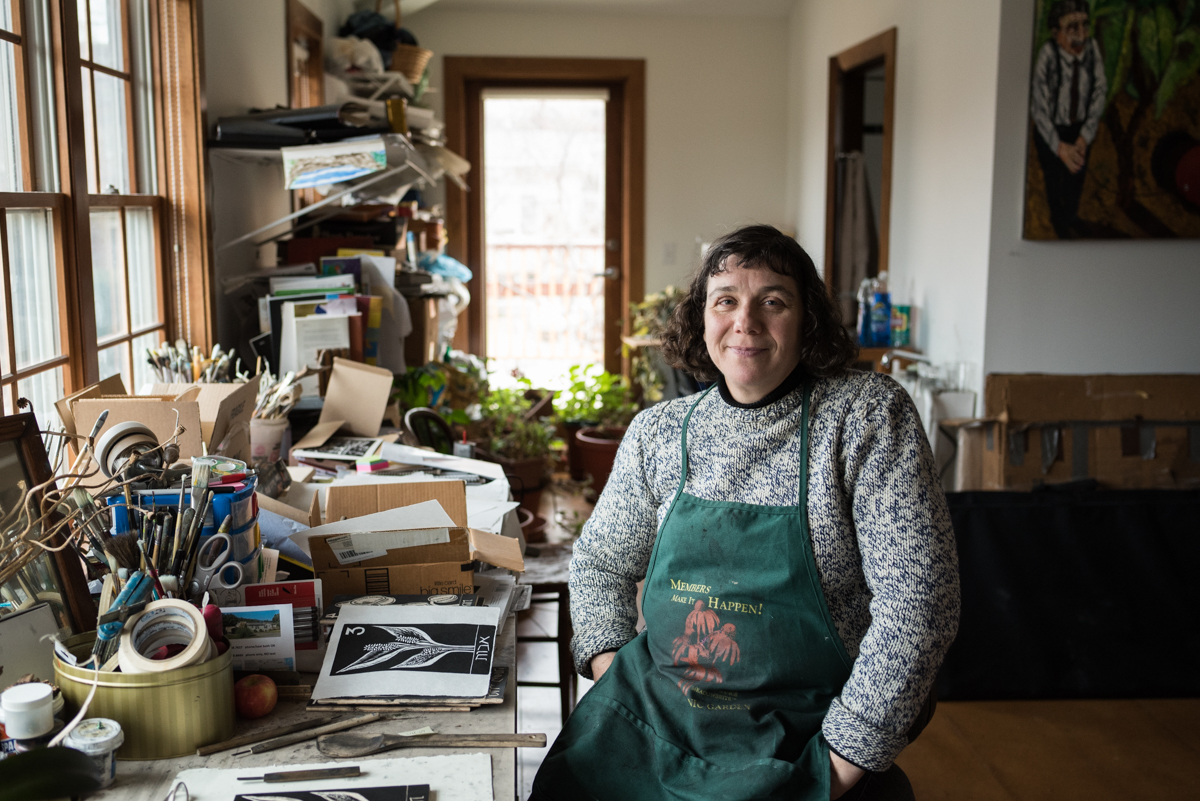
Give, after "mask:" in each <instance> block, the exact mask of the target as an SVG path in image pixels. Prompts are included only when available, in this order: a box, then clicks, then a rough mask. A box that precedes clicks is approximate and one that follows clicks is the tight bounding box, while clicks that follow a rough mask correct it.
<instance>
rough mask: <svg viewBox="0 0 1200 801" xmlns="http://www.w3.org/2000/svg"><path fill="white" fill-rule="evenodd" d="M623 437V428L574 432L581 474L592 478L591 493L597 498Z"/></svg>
mask: <svg viewBox="0 0 1200 801" xmlns="http://www.w3.org/2000/svg"><path fill="white" fill-rule="evenodd" d="M624 436H625V427H624V426H613V427H608V428H581V429H579V430H578V431H576V432H575V446H576V448H577V449H578V451H579V461H580V463H581V464H582V466H583V472H584V473H585V474H587V475H590V476H591V477H592V492H594V493H595V495H596V497H597V498H599V497H600V493H601V492H603V491H604V485H605V484H607V483H608V474H609V473H611V472H612V467H613V460H614V459H616V458H617V448H619V447H621V438H622V437H624Z"/></svg>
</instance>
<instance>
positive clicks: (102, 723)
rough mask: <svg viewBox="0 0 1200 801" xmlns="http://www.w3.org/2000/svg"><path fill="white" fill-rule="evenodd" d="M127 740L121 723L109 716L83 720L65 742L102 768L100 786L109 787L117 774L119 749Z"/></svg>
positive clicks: (67, 745) (64, 743)
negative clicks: (110, 718)
mask: <svg viewBox="0 0 1200 801" xmlns="http://www.w3.org/2000/svg"><path fill="white" fill-rule="evenodd" d="M124 742H125V732H123V731H121V724H120V723H117V722H116V721H115V720H109V719H108V718H88V719H87V720H84V721H81V722H80V724H79V725H78V726H76V727H75V730H74V731H72V732H71V733H70V734H68V735H67V739H66V740H65V741H64V742H63V745H65V746H66V747H67V748H74V749H75V750H76V751H82V752H83V753H85V754H87V755H88V756H90V757H91V758H92V761H93V762H95V763H96V767H97V768H99V769H100V786H101V787H108V786H109V785H110V784H112V783H113V779H115V778H116V776H117V749H118V748H120V747H121V745H122V743H124Z"/></svg>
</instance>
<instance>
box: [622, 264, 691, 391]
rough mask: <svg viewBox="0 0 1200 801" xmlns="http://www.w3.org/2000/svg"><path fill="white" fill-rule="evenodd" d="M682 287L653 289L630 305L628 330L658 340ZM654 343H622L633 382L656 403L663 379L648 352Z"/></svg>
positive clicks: (637, 336) (680, 294) (663, 382)
mask: <svg viewBox="0 0 1200 801" xmlns="http://www.w3.org/2000/svg"><path fill="white" fill-rule="evenodd" d="M684 294H685V293H684V290H682V289H679V288H678V287H675V286H668V287H667V288H666V289H664V290H663V291H662V292H654V293H651V294H649V295H647V296H646V297H644V298H643V299H642V300H641V302H639V303H631V304H629V317H630V329H631V330H632V332H633V336H634V337H635V338H638V339H645V340H649V341H651V342H653V341H657V340H658V339H659V338H660V337H661V336H662V333H663V331H664V330H665V329H666V327H667V323H669V322H670V320H671V315H672V314H674V312H675V307H676V306H678V305H679V301H680V300H682V299H683V296H684ZM652 347H655V345H652V344H647V345H644V346H642V347H640V348H631V347H629V345H627V344H624V345H622V346H621V349H622V352H623V355H625V356H628V357H630V363H629V368H630V369H629V372H630V376H631V377H632V379H633V383H634V384H635V385H636V386H637V387H638V388H640V389H641V391H642V399H643V400H645V401H646V402H647V403H658V402H659V401H660V400H662V397H663V388H664V387H665V386H666V382H665V381H664V380H663V376H662V374H661V373H659V371H658V370H657V369H655V367H654V359H652V357H651V354H650V353H649V350H650V348H652Z"/></svg>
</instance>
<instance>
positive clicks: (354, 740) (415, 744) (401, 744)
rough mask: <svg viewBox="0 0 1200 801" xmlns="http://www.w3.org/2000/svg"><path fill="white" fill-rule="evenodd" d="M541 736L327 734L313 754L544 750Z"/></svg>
mask: <svg viewBox="0 0 1200 801" xmlns="http://www.w3.org/2000/svg"><path fill="white" fill-rule="evenodd" d="M545 747H546V735H544V734H430V735H427V736H424V737H405V736H403V735H399V734H376V735H373V736H370V735H368V736H364V735H361V734H330V735H327V736H325V737H321V738H320V739H318V740H317V750H319V751H320V752H321V753H322V754H324V755H325V756H330V757H361V756H370V755H371V754H378V753H380V752H382V751H390V750H392V749H393V748H545Z"/></svg>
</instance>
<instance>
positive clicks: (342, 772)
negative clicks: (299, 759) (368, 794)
mask: <svg viewBox="0 0 1200 801" xmlns="http://www.w3.org/2000/svg"><path fill="white" fill-rule="evenodd" d="M361 775H362V771H361V770H359V768H358V765H347V766H346V767H344V768H316V769H314V770H285V771H281V772H280V773H265V774H263V775H262V776H238V781H239V782H271V783H272V784H276V783H279V782H315V781H320V780H321V779H353V778H354V777H355V776H361Z"/></svg>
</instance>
